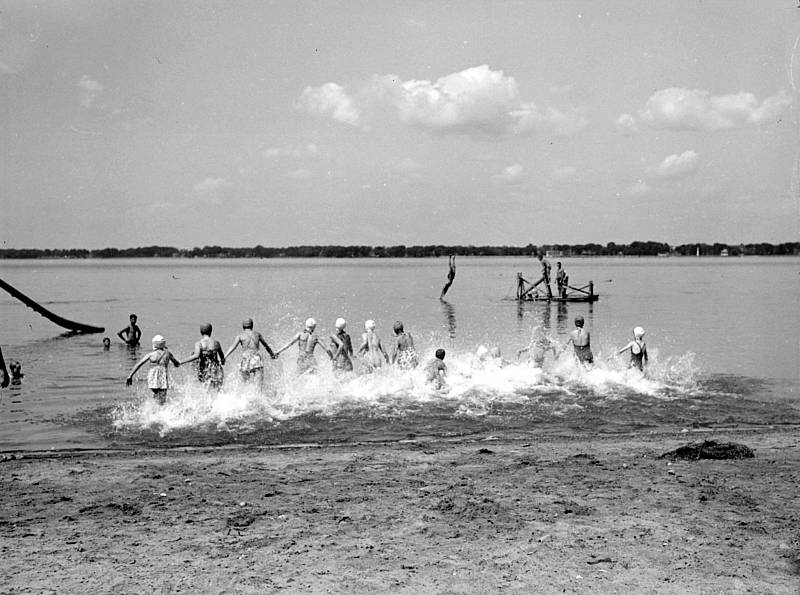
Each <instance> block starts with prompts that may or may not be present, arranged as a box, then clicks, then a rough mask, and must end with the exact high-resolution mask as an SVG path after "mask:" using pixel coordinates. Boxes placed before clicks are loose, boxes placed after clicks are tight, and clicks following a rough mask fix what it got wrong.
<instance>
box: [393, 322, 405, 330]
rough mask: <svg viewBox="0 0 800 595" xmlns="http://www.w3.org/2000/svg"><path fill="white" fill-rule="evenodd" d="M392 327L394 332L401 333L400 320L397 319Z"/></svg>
mask: <svg viewBox="0 0 800 595" xmlns="http://www.w3.org/2000/svg"><path fill="white" fill-rule="evenodd" d="M393 328H394V332H396V333H402V332H403V323H402V322H401V321H400V320H398V321H397V322H395V323H394V327H393Z"/></svg>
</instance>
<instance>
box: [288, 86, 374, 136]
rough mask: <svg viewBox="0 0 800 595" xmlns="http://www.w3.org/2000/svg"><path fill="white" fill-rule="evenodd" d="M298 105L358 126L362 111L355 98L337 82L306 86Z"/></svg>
mask: <svg viewBox="0 0 800 595" xmlns="http://www.w3.org/2000/svg"><path fill="white" fill-rule="evenodd" d="M298 105H299V106H300V107H301V108H303V109H305V110H306V111H308V112H310V113H312V114H317V115H320V116H328V117H331V118H333V119H334V120H336V121H337V122H341V123H343V124H350V125H351V126H358V125H359V124H360V123H361V122H360V119H361V112H360V111H359V110H358V108H357V107H356V106H355V104H354V102H353V99H352V98H351V97H350V96H348V95H347V93H345V91H344V87H342V86H340V85H337V84H336V83H326V84H324V85H322V86H321V87H306V88H305V90H304V91H303V93H302V95H300V99H299V100H298Z"/></svg>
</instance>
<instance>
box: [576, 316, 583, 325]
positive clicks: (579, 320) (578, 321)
mask: <svg viewBox="0 0 800 595" xmlns="http://www.w3.org/2000/svg"><path fill="white" fill-rule="evenodd" d="M575 326H577V327H578V328H583V316H581V315H580V314H578V315H577V316H576V317H575Z"/></svg>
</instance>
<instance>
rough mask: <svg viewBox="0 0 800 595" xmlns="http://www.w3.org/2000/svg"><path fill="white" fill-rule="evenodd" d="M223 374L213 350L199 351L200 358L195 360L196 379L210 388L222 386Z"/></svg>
mask: <svg viewBox="0 0 800 595" xmlns="http://www.w3.org/2000/svg"><path fill="white" fill-rule="evenodd" d="M223 376H224V373H223V371H222V364H220V363H219V356H218V354H217V352H216V351H215V350H213V349H200V356H199V357H198V360H197V379H198V380H199V381H200V382H203V383H206V382H208V385H209V386H210V387H211V388H220V387H221V386H222V380H223Z"/></svg>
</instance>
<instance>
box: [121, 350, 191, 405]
mask: <svg viewBox="0 0 800 595" xmlns="http://www.w3.org/2000/svg"><path fill="white" fill-rule="evenodd" d="M146 362H150V370H148V372H147V386H148V388H149V389H150V390H152V391H153V398H155V400H156V401H158V404H159V405H163V404H164V403H165V402H166V400H167V389H168V388H169V374H168V372H167V368H168V366H169V363H170V362H172V364H173V365H174V366H175V367H176V368H177V367H178V366H180V365H181V363H180V362H179V361H178V360H176V359H175V356H173V355H172V353H170V351H169V349H167V340H166V339H165V338H164V337H162V336H161V335H156V336H155V337H153V351H151V352H150V353H148V354H147V355H145V356H144V357H143V358H142V359H140V360H139V361H138V362H136V365H135V366H133V370H131V373H130V374H128V377H127V378H126V379H125V384H126V385H128V386H130V385H131V384H133V375H134V374H136V372H137V370H139V368H141V367H142V366H143V365H144V364H145V363H146Z"/></svg>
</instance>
